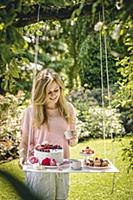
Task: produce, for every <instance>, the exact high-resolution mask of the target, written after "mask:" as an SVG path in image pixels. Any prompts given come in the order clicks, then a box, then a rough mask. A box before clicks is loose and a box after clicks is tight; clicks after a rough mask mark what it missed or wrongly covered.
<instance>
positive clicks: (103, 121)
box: [99, 13, 106, 158]
mask: <svg viewBox="0 0 133 200" xmlns="http://www.w3.org/2000/svg"><path fill="white" fill-rule="evenodd" d="M100 19H101V17H100V13H99V21H100ZM99 40H100V67H101V92H102V132H103V140H104V158H106V141H105V108H104V107H105V106H104V86H103V53H102V35H101V31H99Z"/></svg>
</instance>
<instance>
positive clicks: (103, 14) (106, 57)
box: [102, 0, 115, 163]
mask: <svg viewBox="0 0 133 200" xmlns="http://www.w3.org/2000/svg"><path fill="white" fill-rule="evenodd" d="M104 10H105V9H104V3H103V0H102V19H103V23H105V11H104ZM104 50H105V65H106V78H107V91H108V109H109V113H110V109H111V106H110V84H109V70H108V52H107V38H106V34H104ZM111 141H112V162H113V163H114V161H115V159H114V145H113V134H112V133H111Z"/></svg>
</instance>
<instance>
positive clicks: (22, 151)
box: [19, 133, 28, 167]
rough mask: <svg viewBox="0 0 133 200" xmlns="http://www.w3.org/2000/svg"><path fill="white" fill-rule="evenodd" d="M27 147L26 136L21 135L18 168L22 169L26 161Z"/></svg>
mask: <svg viewBox="0 0 133 200" xmlns="http://www.w3.org/2000/svg"><path fill="white" fill-rule="evenodd" d="M27 147H28V135H27V134H23V133H22V135H21V141H20V145H19V157H20V159H19V165H20V167H22V166H23V164H24V162H25V161H26V158H27Z"/></svg>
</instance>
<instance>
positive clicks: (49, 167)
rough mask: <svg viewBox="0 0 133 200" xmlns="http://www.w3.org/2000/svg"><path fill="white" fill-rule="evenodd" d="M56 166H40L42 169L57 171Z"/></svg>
mask: <svg viewBox="0 0 133 200" xmlns="http://www.w3.org/2000/svg"><path fill="white" fill-rule="evenodd" d="M57 168H58V166H51V165H42V169H57Z"/></svg>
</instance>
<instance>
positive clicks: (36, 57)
mask: <svg viewBox="0 0 133 200" xmlns="http://www.w3.org/2000/svg"><path fill="white" fill-rule="evenodd" d="M39 17H40V5H38V10H37V22H39ZM38 50H39V35H38V34H37V36H36V40H35V58H34V67H33V77H32V79H33V86H32V98H31V100H32V102H31V103H32V105H33V103H34V92H35V81H36V80H35V77H36V72H37V62H38ZM32 131H33V130H32V120H31V122H30V125H29V137H28V147H27V159H28V158H29V153H30V141H31V132H32Z"/></svg>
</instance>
